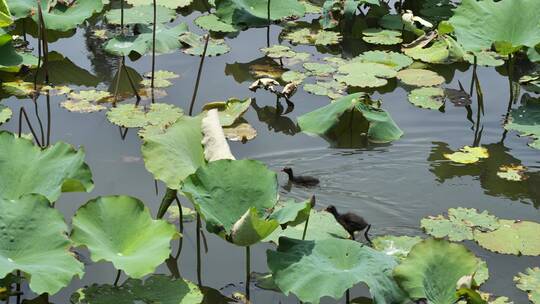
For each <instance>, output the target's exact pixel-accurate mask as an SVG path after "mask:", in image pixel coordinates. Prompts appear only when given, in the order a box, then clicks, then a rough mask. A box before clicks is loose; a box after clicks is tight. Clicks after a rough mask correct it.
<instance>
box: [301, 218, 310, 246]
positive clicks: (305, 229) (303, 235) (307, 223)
mask: <svg viewBox="0 0 540 304" xmlns="http://www.w3.org/2000/svg"><path fill="white" fill-rule="evenodd" d="M310 215H311V213H310V214H308V217H307V219H306V224H305V225H304V232H303V233H302V241H303V240H305V239H306V234H307V228H308V225H309V216H310Z"/></svg>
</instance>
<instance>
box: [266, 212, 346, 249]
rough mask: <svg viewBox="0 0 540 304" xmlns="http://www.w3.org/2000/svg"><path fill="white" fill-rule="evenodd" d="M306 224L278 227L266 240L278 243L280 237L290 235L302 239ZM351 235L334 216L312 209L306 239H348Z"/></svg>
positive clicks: (289, 236)
mask: <svg viewBox="0 0 540 304" xmlns="http://www.w3.org/2000/svg"><path fill="white" fill-rule="evenodd" d="M304 228H305V225H296V226H292V225H289V226H287V228H286V229H283V230H282V229H276V230H275V231H274V232H273V233H272V234H271V235H270V236H268V237H267V238H266V239H265V240H264V241H265V242H273V243H275V244H277V243H278V240H279V238H280V237H288V238H292V239H298V240H300V239H302V236H303V234H304ZM349 237H350V235H349V233H348V232H347V230H345V229H344V228H343V226H341V225H340V224H339V223H338V222H337V221H336V219H335V218H334V216H333V215H332V214H330V213H328V212H325V211H316V210H313V209H312V210H311V211H310V215H309V222H308V227H307V231H306V238H305V239H306V240H324V239H329V238H342V239H347V238H349Z"/></svg>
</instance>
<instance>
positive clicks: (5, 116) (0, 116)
mask: <svg viewBox="0 0 540 304" xmlns="http://www.w3.org/2000/svg"><path fill="white" fill-rule="evenodd" d="M12 114H13V112H12V111H11V109H10V108H8V107H6V106H4V105H1V104H0V125H1V124H3V123H5V122H7V121H8V120H9V119H10V118H11V115H12Z"/></svg>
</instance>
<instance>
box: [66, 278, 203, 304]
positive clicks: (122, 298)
mask: <svg viewBox="0 0 540 304" xmlns="http://www.w3.org/2000/svg"><path fill="white" fill-rule="evenodd" d="M70 300H71V303H73V304H108V303H115V304H133V303H139V302H140V303H147V304H150V303H160V304H200V303H202V300H203V294H202V292H201V290H200V289H199V287H197V285H195V284H193V283H192V282H190V281H187V280H184V279H182V278H179V279H175V278H171V277H168V276H165V275H162V274H154V275H152V276H150V277H149V278H147V279H146V280H144V282H143V281H142V280H138V279H132V278H129V279H127V280H126V281H125V282H124V283H123V284H122V285H121V286H112V285H97V284H93V285H90V286H88V287H85V288H83V289H79V290H77V291H76V292H75V293H74V294H72V295H71V299H70Z"/></svg>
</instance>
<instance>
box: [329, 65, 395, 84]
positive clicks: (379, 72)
mask: <svg viewBox="0 0 540 304" xmlns="http://www.w3.org/2000/svg"><path fill="white" fill-rule="evenodd" d="M338 71H339V73H341V74H343V75H336V76H334V78H335V79H336V80H337V81H339V82H343V83H345V84H347V85H349V86H354V87H361V88H374V87H381V86H384V85H386V84H387V83H388V81H387V80H386V79H388V78H393V77H396V75H397V73H396V70H395V69H393V68H391V67H389V66H387V65H385V64H380V63H373V62H357V61H355V62H350V63H347V64H344V65H342V66H340V67H339V70H338Z"/></svg>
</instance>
